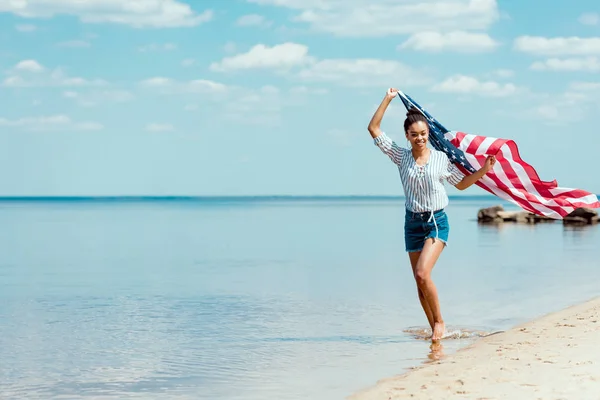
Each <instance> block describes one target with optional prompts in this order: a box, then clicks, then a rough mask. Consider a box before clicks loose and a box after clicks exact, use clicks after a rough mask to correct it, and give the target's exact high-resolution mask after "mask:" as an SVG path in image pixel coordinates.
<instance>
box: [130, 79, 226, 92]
mask: <svg viewBox="0 0 600 400" xmlns="http://www.w3.org/2000/svg"><path fill="white" fill-rule="evenodd" d="M140 85H141V86H142V87H146V88H153V89H157V90H160V91H161V92H162V93H166V94H178V93H213V94H218V93H225V92H226V91H228V90H229V88H228V87H227V85H224V84H222V83H219V82H215V81H211V80H207V79H195V80H191V81H177V80H174V79H171V78H165V77H154V78H149V79H145V80H143V81H141V82H140Z"/></svg>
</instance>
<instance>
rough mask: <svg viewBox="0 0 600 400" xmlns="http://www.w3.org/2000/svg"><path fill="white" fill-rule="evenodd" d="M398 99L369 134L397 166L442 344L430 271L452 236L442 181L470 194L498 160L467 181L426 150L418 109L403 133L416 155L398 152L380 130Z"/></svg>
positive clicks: (418, 274)
mask: <svg viewBox="0 0 600 400" xmlns="http://www.w3.org/2000/svg"><path fill="white" fill-rule="evenodd" d="M397 94H398V90H397V89H392V88H391V89H389V90H388V91H387V93H386V95H385V97H384V99H383V101H382V102H381V104H380V105H379V107H378V108H377V110H376V111H375V114H374V115H373V118H372V119H371V121H370V123H369V127H368V130H369V133H370V134H371V137H372V138H373V139H374V141H375V144H376V145H377V146H378V147H379V148H380V149H381V151H382V152H383V153H384V154H386V155H387V156H388V157H389V158H390V159H391V160H392V162H393V163H394V164H396V165H397V167H398V170H399V172H400V179H401V182H402V186H403V188H404V193H405V196H406V213H405V221H404V242H405V248H406V251H407V252H408V255H409V259H410V263H411V266H412V270H413V276H414V278H415V280H416V283H417V290H418V294H419V301H420V302H421V306H422V307H423V310H424V311H425V315H426V316H427V320H428V321H429V325H430V326H431V330H432V336H431V338H432V340H433V341H438V340H440V339H441V338H442V336H443V335H444V333H445V324H444V320H443V319H442V313H441V310H440V305H439V301H438V295H437V289H436V286H435V284H434V283H433V280H432V279H431V271H432V269H433V267H434V265H435V263H436V261H437V259H438V258H439V256H440V254H441V253H442V250H443V249H444V247H445V246H446V244H447V243H448V236H449V233H450V225H449V222H448V216H447V215H446V212H445V211H444V208H445V207H446V206H447V205H448V195H447V194H446V190H445V188H444V185H443V181H444V180H446V181H448V182H449V183H450V184H452V185H454V186H455V187H456V188H458V189H460V190H464V189H467V188H468V187H470V186H471V185H473V184H474V183H475V182H476V181H477V180H479V179H480V178H481V177H482V176H484V175H485V174H486V172H487V171H489V170H490V169H491V168H492V167H493V165H494V163H495V158H494V157H488V158H487V161H486V162H485V164H484V166H483V167H482V168H481V169H480V170H479V171H477V172H475V173H473V174H470V175H467V176H465V175H464V174H463V173H462V172H461V171H460V170H459V169H458V168H457V167H456V166H455V165H454V164H453V163H452V162H450V160H449V158H448V156H447V155H446V154H445V153H444V152H442V151H437V150H432V149H429V148H428V147H427V142H428V139H429V126H428V124H427V119H426V118H425V116H424V115H423V114H421V112H420V111H418V110H416V109H410V110H408V113H407V114H406V119H405V121H404V132H405V135H406V139H407V140H408V141H409V142H410V145H411V149H404V148H401V147H399V146H398V145H397V144H396V143H395V142H394V141H393V140H392V139H390V138H389V137H388V136H387V135H386V134H385V133H384V132H382V131H381V128H380V125H381V120H382V118H383V115H384V113H385V110H386V109H387V107H388V105H389V104H390V102H391V101H392V99H393V98H394V97H396V95H397Z"/></svg>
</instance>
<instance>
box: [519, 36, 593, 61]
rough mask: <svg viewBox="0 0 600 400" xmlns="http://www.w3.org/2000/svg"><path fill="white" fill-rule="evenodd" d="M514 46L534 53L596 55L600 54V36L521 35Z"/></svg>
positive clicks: (525, 51) (522, 50)
mask: <svg viewBox="0 0 600 400" xmlns="http://www.w3.org/2000/svg"><path fill="white" fill-rule="evenodd" d="M514 48H515V49H516V50H518V51H521V52H524V53H529V54H533V55H546V56H566V55H596V54H600V37H590V38H580V37H577V36H571V37H555V38H546V37H542V36H520V37H518V38H516V39H515V42H514Z"/></svg>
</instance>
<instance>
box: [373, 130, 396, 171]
mask: <svg viewBox="0 0 600 400" xmlns="http://www.w3.org/2000/svg"><path fill="white" fill-rule="evenodd" d="M373 141H374V142H375V145H376V146H377V147H379V149H380V150H381V151H382V152H383V153H384V154H386V155H387V156H388V157H389V158H390V160H392V162H393V163H394V164H396V165H400V162H401V161H402V148H401V147H400V146H398V145H397V144H396V142H394V141H393V140H392V139H390V137H389V136H387V135H386V134H385V133H383V132H382V133H381V134H380V135H379V136H377V137H376V138H375V139H373Z"/></svg>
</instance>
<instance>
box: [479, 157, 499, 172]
mask: <svg viewBox="0 0 600 400" xmlns="http://www.w3.org/2000/svg"><path fill="white" fill-rule="evenodd" d="M494 164H496V157H495V156H488V158H486V160H485V163H484V164H483V167H481V169H482V170H483V173H484V174H485V173H487V172H488V171H490V170H491V169H492V168H494Z"/></svg>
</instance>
